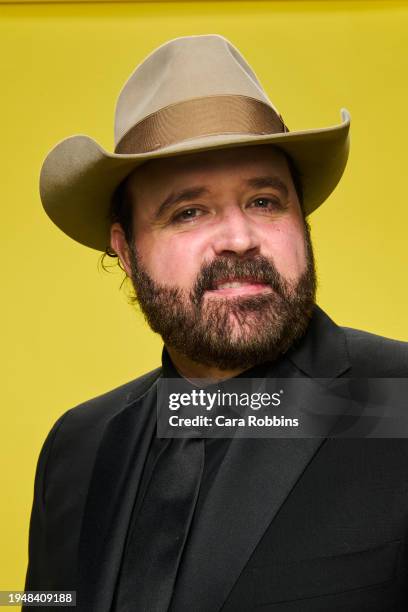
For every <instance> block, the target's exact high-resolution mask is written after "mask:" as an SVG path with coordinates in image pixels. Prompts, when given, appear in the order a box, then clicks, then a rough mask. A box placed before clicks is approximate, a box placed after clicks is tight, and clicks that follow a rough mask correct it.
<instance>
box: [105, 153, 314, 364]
mask: <svg viewBox="0 0 408 612" xmlns="http://www.w3.org/2000/svg"><path fill="white" fill-rule="evenodd" d="M127 188H128V194H129V195H130V197H131V199H132V202H133V206H134V219H133V236H134V239H133V242H132V244H131V245H130V248H129V249H126V253H125V254H124V255H123V257H122V261H123V263H124V265H125V267H126V270H127V272H128V274H129V276H131V278H132V281H133V285H134V288H135V292H136V295H137V298H138V301H139V303H140V306H141V308H142V310H143V312H144V313H145V315H146V318H147V320H148V322H149V323H150V325H151V327H152V328H153V329H154V330H155V331H157V332H158V333H160V334H161V335H162V337H163V339H164V341H165V343H166V345H167V346H170V347H173V348H175V349H176V350H178V351H179V352H181V353H182V354H184V355H186V356H187V357H189V358H190V359H193V360H194V361H196V362H198V363H202V364H206V365H211V366H216V367H219V368H221V369H232V368H234V367H242V368H243V369H245V368H247V367H251V365H254V364H255V363H259V362H261V361H265V360H268V359H270V360H272V359H274V358H275V357H276V355H277V353H279V352H281V351H284V350H286V349H287V348H288V347H289V346H290V344H292V343H293V341H294V339H296V338H297V337H299V336H300V335H301V334H302V333H303V332H304V330H305V328H306V326H307V322H308V319H309V317H310V314H311V310H312V307H313V304H314V297H315V274H314V266H313V255H312V249H311V244H310V239H309V234H308V228H307V227H306V226H305V222H304V219H303V214H302V211H301V207H300V204H299V200H298V197H297V195H296V190H295V187H294V184H293V181H292V178H291V174H290V171H289V168H288V165H287V161H286V158H285V157H284V155H283V154H282V153H281V152H280V151H278V150H277V149H275V148H273V147H270V146H254V147H252V146H251V147H240V148H234V149H224V150H218V151H211V152H204V153H198V154H194V155H184V156H180V157H174V158H167V159H162V160H154V161H151V162H148V163H146V164H144V165H143V166H142V167H140V168H138V169H137V170H136V171H135V172H134V173H133V174H132V175H131V176H130V178H129V179H128V183H127ZM118 235H119V234H116V237H118ZM113 236H115V230H114V228H113V232H112V237H113ZM117 242H118V241H117V240H116V242H115V239H113V240H112V245H113V248H115V247H116V248H115V250H116V251H117V252H118V244H117ZM119 252H120V248H119ZM122 253H123V250H122Z"/></svg>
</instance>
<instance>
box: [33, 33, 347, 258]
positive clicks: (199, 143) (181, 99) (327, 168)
mask: <svg viewBox="0 0 408 612" xmlns="http://www.w3.org/2000/svg"><path fill="white" fill-rule="evenodd" d="M341 117H342V123H341V124H338V125H335V126H332V127H327V128H322V129H315V130H305V131H298V132H289V130H288V128H287V127H286V125H285V123H284V121H283V119H282V116H281V115H280V114H279V112H278V111H277V109H276V108H275V106H274V105H273V104H272V102H271V101H270V100H269V98H268V96H267V95H266V93H265V91H264V90H263V89H262V86H261V84H260V83H259V81H258V79H257V77H256V75H255V74H254V72H253V71H252V69H251V67H250V66H249V65H248V64H247V62H246V61H245V59H244V58H243V57H242V55H241V54H240V53H239V51H238V50H237V49H236V48H235V47H234V46H233V45H232V44H231V43H230V42H229V41H228V40H226V39H225V38H224V37H222V36H218V35H205V36H186V37H181V38H176V39H174V40H170V41H169V42H167V43H165V44H164V45H162V46H160V47H159V48H158V49H155V50H154V51H153V52H152V53H151V54H150V55H149V56H148V57H147V58H146V59H145V60H144V61H143V62H142V63H141V64H139V66H138V67H137V68H136V69H135V71H134V72H133V73H132V75H131V76H130V77H129V79H128V80H127V82H126V83H125V85H124V86H123V88H122V90H121V92H120V94H119V98H118V101H117V105H116V113H115V150H114V152H113V153H109V152H108V151H105V150H104V149H103V148H102V147H101V146H100V145H99V144H98V143H97V142H96V141H95V140H93V139H92V138H90V137H88V136H84V135H76V136H71V137H69V138H66V139H64V140H62V141H61V142H59V143H58V144H57V145H56V146H55V147H54V148H53V149H52V150H51V151H50V152H49V154H48V155H47V157H46V159H45V161H44V163H43V166H42V169H41V175H40V195H41V200H42V203H43V206H44V209H45V211H46V213H47V214H48V216H49V217H50V218H51V219H52V221H53V222H54V223H55V224H56V225H57V226H58V227H59V228H60V229H62V231H64V232H65V233H66V234H68V236H70V237H71V238H73V239H74V240H77V241H78V242H80V243H82V244H84V245H86V246H89V247H92V248H94V249H97V250H100V251H105V249H106V247H108V246H109V242H110V240H109V231H110V214H109V212H110V207H111V202H112V196H113V194H114V192H115V190H116V188H117V187H118V186H119V184H120V183H121V182H122V181H123V180H124V179H125V178H126V176H128V175H129V174H130V173H131V172H132V171H133V170H134V169H135V168H136V167H137V166H140V165H141V164H143V163H144V162H146V161H148V160H151V159H158V158H163V157H169V156H174V155H181V154H186V153H196V152H199V151H208V150H212V149H221V148H227V147H236V146H243V145H245V146H246V145H248V146H250V145H260V144H268V143H270V144H273V145H276V146H278V147H279V148H280V149H282V150H283V151H284V152H286V153H287V154H288V155H289V156H290V157H291V159H292V161H293V162H294V164H295V166H296V168H297V170H298V172H299V174H300V179H301V183H302V192H303V209H304V212H305V214H306V215H309V214H310V213H311V212H312V211H313V210H315V209H316V208H317V207H318V206H319V205H320V204H322V202H324V200H326V198H327V197H328V196H329V194H330V193H331V192H332V191H333V189H334V188H335V187H336V185H337V183H338V182H339V180H340V178H341V176H342V174H343V171H344V168H345V166H346V163H347V157H348V149H349V136H348V132H349V127H350V116H349V113H348V111H347V110H346V109H342V110H341Z"/></svg>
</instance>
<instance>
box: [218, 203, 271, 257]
mask: <svg viewBox="0 0 408 612" xmlns="http://www.w3.org/2000/svg"><path fill="white" fill-rule="evenodd" d="M259 247H260V243H259V239H258V237H257V234H256V231H255V228H254V227H253V225H252V224H251V221H250V219H248V217H247V216H246V215H245V213H244V212H243V211H242V210H241V209H240V208H239V207H233V208H232V209H230V210H229V211H228V212H225V213H224V214H223V216H222V218H221V219H220V220H219V222H218V225H217V230H216V233H215V235H214V238H213V250H214V253H215V254H216V255H228V254H232V253H233V254H235V255H239V256H242V255H248V254H256V252H258V251H259Z"/></svg>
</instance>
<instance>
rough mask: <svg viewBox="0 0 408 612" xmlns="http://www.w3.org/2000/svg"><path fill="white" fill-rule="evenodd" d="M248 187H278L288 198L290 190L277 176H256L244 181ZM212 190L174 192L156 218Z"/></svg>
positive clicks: (158, 211) (162, 204)
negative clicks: (177, 205)
mask: <svg viewBox="0 0 408 612" xmlns="http://www.w3.org/2000/svg"><path fill="white" fill-rule="evenodd" d="M244 182H245V183H246V185H247V186H248V187H251V188H253V189H265V188H266V187H272V188H273V189H278V190H279V191H281V192H282V193H283V195H284V196H285V197H286V198H288V197H289V191H288V188H287V186H286V184H285V183H284V182H283V181H282V180H281V179H280V178H279V177H277V176H255V177H252V178H249V179H246V180H245V181H244ZM209 194H210V190H209V189H208V188H207V187H193V188H187V189H181V190H180V191H174V192H172V193H171V194H170V195H169V196H168V197H167V198H166V199H165V200H164V201H163V202H162V203H161V204H160V206H159V208H158V209H157V211H156V212H155V215H154V216H155V218H156V219H159V218H160V217H161V216H162V215H163V214H164V213H165V212H166V211H167V210H168V209H169V208H172V207H173V206H175V205H176V204H181V203H182V202H191V201H192V200H194V199H196V198H200V197H202V196H203V195H209Z"/></svg>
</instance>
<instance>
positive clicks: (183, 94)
mask: <svg viewBox="0 0 408 612" xmlns="http://www.w3.org/2000/svg"><path fill="white" fill-rule="evenodd" d="M218 95H221V96H222V95H229V96H231V95H233V96H234V95H237V96H246V97H249V98H254V99H255V100H259V101H260V102H263V103H265V104H267V105H268V106H270V107H272V108H273V110H274V111H275V112H276V113H277V114H278V115H279V113H278V111H277V109H276V108H275V107H274V106H273V104H272V103H271V101H270V100H269V98H268V96H267V95H266V93H265V91H264V90H263V88H262V86H261V84H260V82H259V80H258V78H257V76H256V75H255V73H254V71H253V70H252V68H251V67H250V66H249V65H248V63H247V62H246V61H245V59H244V58H243V56H242V55H241V53H240V52H239V51H238V49H236V48H235V47H234V46H233V45H232V44H231V43H230V42H229V41H228V40H227V39H226V38H224V37H223V36H219V35H216V34H208V35H203V36H185V37H181V38H176V39H174V40H171V41H169V42H167V43H165V44H164V45H162V46H160V47H159V48H158V49H155V50H154V51H153V52H152V53H151V54H150V55H149V56H148V57H147V58H146V59H145V60H144V61H143V62H142V63H141V64H139V65H138V66H137V68H136V69H135V70H134V72H133V73H132V74H131V76H130V77H129V79H128V80H127V81H126V83H125V85H124V86H123V88H122V90H121V92H120V94H119V98H118V101H117V105H116V113H115V145H117V144H118V142H119V141H120V140H121V139H122V138H123V136H124V135H125V134H126V133H127V132H128V131H129V130H130V129H131V128H132V127H133V126H135V125H136V124H138V123H139V122H140V121H142V120H143V119H145V118H146V117H148V116H149V115H151V114H152V113H155V112H157V111H160V110H161V109H163V108H166V107H168V106H170V105H172V104H177V103H179V102H185V101H186V100H192V99H196V98H206V97H209V96H218Z"/></svg>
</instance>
